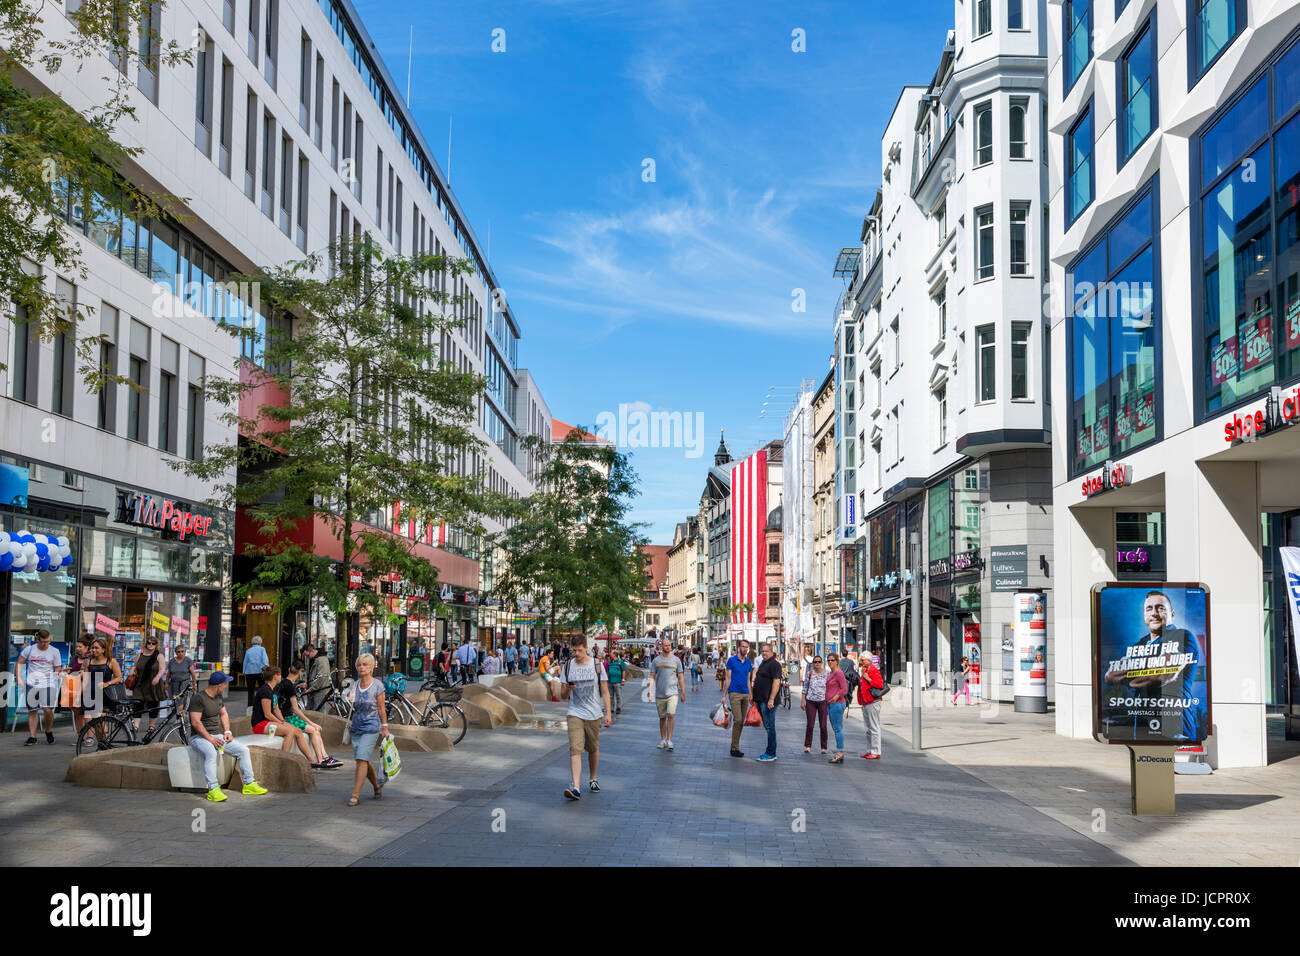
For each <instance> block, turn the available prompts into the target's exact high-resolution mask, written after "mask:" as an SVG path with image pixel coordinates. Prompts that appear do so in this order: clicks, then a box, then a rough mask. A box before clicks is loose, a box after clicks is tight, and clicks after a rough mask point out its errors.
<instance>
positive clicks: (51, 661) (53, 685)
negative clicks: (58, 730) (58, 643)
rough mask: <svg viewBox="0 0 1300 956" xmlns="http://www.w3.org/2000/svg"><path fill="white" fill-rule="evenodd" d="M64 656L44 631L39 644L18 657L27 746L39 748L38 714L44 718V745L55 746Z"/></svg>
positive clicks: (42, 629) (48, 633) (39, 637)
mask: <svg viewBox="0 0 1300 956" xmlns="http://www.w3.org/2000/svg"><path fill="white" fill-rule="evenodd" d="M62 674H63V655H62V654H60V653H59V649H58V648H57V647H55V646H53V645H52V644H51V643H50V632H49V631H47V630H45V629H44V628H41V629H40V630H39V631H37V632H36V643H35V644H28V645H27V646H26V647H24V648H23V649H22V651H21V652H20V653H19V654H18V688H19V693H22V694H23V695H24V696H25V698H26V701H27V743H26V744H25V745H24V746H27V747H33V746H35V745H36V711H37V710H38V709H39V710H40V711H41V712H42V713H43V714H44V715H45V742H46V743H47V744H52V743H54V705H55V703H56V702H57V701H58V699H59V682H60V680H61V679H62Z"/></svg>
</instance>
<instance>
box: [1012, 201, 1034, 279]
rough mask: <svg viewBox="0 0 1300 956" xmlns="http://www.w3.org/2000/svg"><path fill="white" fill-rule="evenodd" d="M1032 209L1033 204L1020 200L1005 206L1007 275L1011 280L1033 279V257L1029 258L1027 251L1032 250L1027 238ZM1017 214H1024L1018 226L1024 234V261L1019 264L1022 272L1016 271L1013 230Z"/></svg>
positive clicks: (1014, 235) (1028, 237)
mask: <svg viewBox="0 0 1300 956" xmlns="http://www.w3.org/2000/svg"><path fill="white" fill-rule="evenodd" d="M1032 209H1033V203H1031V202H1029V201H1028V200H1020V199H1013V200H1011V201H1010V203H1009V204H1008V206H1007V275H1008V276H1010V277H1011V278H1013V279H1031V278H1033V256H1031V255H1030V252H1029V250H1030V249H1031V248H1032V244H1031V243H1030V236H1029V223H1030V218H1029V213H1030V211H1031V210H1032ZM1017 212H1020V213H1023V214H1024V218H1023V219H1022V220H1021V221H1020V223H1019V226H1020V227H1021V228H1023V229H1024V233H1025V234H1024V241H1023V245H1024V249H1025V260H1024V262H1023V263H1021V265H1023V267H1024V271H1022V272H1017V271H1016V259H1015V248H1016V245H1015V239H1016V234H1015V230H1016V226H1017V223H1016V213H1017Z"/></svg>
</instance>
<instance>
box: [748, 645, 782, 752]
mask: <svg viewBox="0 0 1300 956" xmlns="http://www.w3.org/2000/svg"><path fill="white" fill-rule="evenodd" d="M758 649H759V651H760V652H761V653H762V655H763V660H762V661H761V662H760V663H759V665H758V672H757V673H756V674H755V675H754V702H755V703H756V704H758V715H759V716H760V717H761V718H763V729H764V730H766V731H767V749H766V750H764V751H763V752H762V753H761V754H759V755H758V759H759V760H760V761H761V762H762V763H771V762H772V761H773V760H775V759H776V695H777V694H778V693H779V692H780V690H781V665H780V664H779V663H777V660H776V658H775V657H773V656H772V645H771V644H768V643H767V642H766V641H764V642H763V643H762V644H760V645H759V648H758Z"/></svg>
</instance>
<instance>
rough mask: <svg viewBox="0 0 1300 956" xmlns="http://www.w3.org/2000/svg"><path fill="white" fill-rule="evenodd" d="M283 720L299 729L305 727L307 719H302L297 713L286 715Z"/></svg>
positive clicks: (304, 728)
mask: <svg viewBox="0 0 1300 956" xmlns="http://www.w3.org/2000/svg"><path fill="white" fill-rule="evenodd" d="M284 722H285V723H286V724H288V725H290V726H291V727H297V728H298V729H299V730H306V729H307V721H305V720H303V719H302V718H301V717H299V716H298V715H297V714H290V715H289V716H288V717H286V718H284Z"/></svg>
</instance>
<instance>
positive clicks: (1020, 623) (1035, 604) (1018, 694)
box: [1013, 591, 1047, 714]
mask: <svg viewBox="0 0 1300 956" xmlns="http://www.w3.org/2000/svg"><path fill="white" fill-rule="evenodd" d="M1013 607H1014V611H1015V616H1014V626H1015V642H1016V672H1015V682H1014V685H1013V693H1014V694H1015V711H1016V713H1018V714H1045V713H1047V597H1046V595H1044V594H1042V593H1041V592H1038V591H1017V592H1016V598H1015V604H1014V605H1013Z"/></svg>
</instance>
